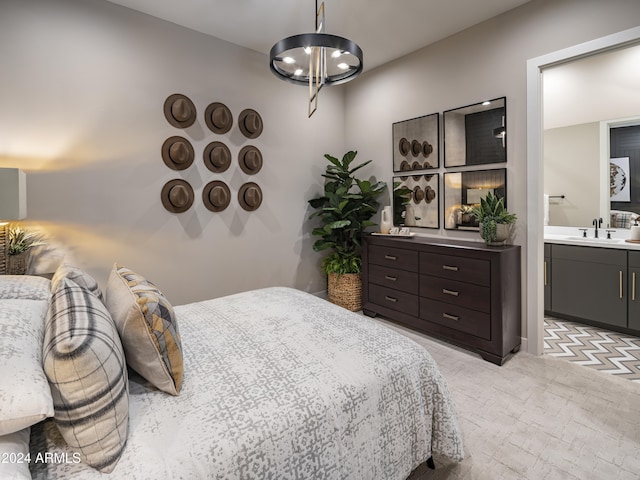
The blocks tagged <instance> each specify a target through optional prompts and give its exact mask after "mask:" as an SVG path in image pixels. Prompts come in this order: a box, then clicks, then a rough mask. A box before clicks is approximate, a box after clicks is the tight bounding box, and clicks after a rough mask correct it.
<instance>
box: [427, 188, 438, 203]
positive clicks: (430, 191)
mask: <svg viewBox="0 0 640 480" xmlns="http://www.w3.org/2000/svg"><path fill="white" fill-rule="evenodd" d="M434 198H436V191H435V190H434V189H433V188H431V186H429V185H427V186H426V187H425V189H424V201H425V202H427V203H431V202H432V201H433V199H434Z"/></svg>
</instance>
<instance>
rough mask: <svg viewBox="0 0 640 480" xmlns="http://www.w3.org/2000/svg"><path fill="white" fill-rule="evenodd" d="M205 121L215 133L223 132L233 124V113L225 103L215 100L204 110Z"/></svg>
mask: <svg viewBox="0 0 640 480" xmlns="http://www.w3.org/2000/svg"><path fill="white" fill-rule="evenodd" d="M204 121H205V123H206V124H207V127H209V130H211V131H212V132H213V133H217V134H223V133H227V132H228V131H229V130H231V127H232V126H233V114H232V113H231V110H229V107H227V106H226V105H225V104H224V103H220V102H213V103H211V104H209V106H208V107H207V109H206V110H205V112H204Z"/></svg>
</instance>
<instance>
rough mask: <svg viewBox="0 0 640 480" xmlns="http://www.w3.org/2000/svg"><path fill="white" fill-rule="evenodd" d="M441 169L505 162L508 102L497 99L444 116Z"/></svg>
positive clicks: (455, 110)
mask: <svg viewBox="0 0 640 480" xmlns="http://www.w3.org/2000/svg"><path fill="white" fill-rule="evenodd" d="M442 118H443V128H444V166H445V167H462V166H465V165H486V164H490V163H501V162H506V161H507V148H506V147H507V131H506V125H507V99H506V97H501V98H496V99H493V100H488V101H485V102H481V103H476V104H474V105H468V106H466V107H461V108H456V109H453V110H447V111H446V112H444V114H443V117H442Z"/></svg>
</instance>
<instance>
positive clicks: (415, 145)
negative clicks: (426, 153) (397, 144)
mask: <svg viewBox="0 0 640 480" xmlns="http://www.w3.org/2000/svg"><path fill="white" fill-rule="evenodd" d="M420 152H422V144H421V143H420V142H419V141H418V140H412V141H411V154H412V155H413V156H414V157H417V156H418V155H420Z"/></svg>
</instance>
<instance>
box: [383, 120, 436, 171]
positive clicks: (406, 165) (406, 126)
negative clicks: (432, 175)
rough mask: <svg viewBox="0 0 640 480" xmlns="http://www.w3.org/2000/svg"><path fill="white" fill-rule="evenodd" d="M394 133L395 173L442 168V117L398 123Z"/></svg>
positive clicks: (394, 127) (393, 127)
mask: <svg viewBox="0 0 640 480" xmlns="http://www.w3.org/2000/svg"><path fill="white" fill-rule="evenodd" d="M392 133H393V171H394V172H396V173H400V172H403V173H408V172H410V171H414V170H428V169H433V168H438V167H439V166H440V161H439V159H440V115H439V114H438V113H432V114H430V115H425V116H423V117H418V118H413V119H411V120H403V121H402V122H396V123H394V124H393V126H392Z"/></svg>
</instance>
